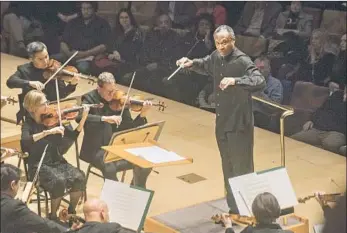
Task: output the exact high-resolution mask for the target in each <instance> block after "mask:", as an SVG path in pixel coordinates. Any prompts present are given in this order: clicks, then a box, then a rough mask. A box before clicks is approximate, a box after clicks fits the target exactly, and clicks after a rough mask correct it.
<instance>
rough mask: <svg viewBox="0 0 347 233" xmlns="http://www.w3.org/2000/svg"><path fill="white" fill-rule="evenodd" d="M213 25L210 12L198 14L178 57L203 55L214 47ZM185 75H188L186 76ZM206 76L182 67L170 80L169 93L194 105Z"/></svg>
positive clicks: (181, 44) (172, 96) (182, 43)
mask: <svg viewBox="0 0 347 233" xmlns="http://www.w3.org/2000/svg"><path fill="white" fill-rule="evenodd" d="M214 30H215V26H214V23H213V17H212V16H211V15H210V14H206V13H204V14H200V16H198V17H197V19H196V22H195V25H194V27H193V29H192V31H191V32H189V33H187V34H186V35H185V36H184V37H183V40H182V42H181V43H180V46H179V48H178V50H179V54H180V57H183V56H186V57H189V58H191V59H193V58H199V57H205V56H206V55H208V54H210V53H211V52H212V51H213V50H214V49H215V47H214V39H213V32H214ZM186 76H190V78H187V77H186ZM207 82H208V76H206V75H201V74H197V73H195V72H189V70H185V69H182V70H181V72H180V73H178V74H177V75H176V77H175V79H173V80H171V84H170V86H171V89H175V90H171V92H172V93H173V95H170V97H171V98H173V99H174V100H176V101H181V102H184V103H186V104H190V105H195V103H196V98H197V96H198V93H199V91H200V90H201V89H202V88H203V87H204V86H205V85H206V84H207Z"/></svg>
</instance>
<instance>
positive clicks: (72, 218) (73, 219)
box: [58, 209, 86, 227]
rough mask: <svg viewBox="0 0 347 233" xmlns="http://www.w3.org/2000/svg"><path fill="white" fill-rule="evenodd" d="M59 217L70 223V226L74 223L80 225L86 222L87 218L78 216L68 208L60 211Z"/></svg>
mask: <svg viewBox="0 0 347 233" xmlns="http://www.w3.org/2000/svg"><path fill="white" fill-rule="evenodd" d="M58 216H59V219H60V221H62V222H64V223H69V226H70V227H71V226H72V225H73V223H75V224H77V225H79V224H81V223H82V224H84V223H86V220H85V219H84V218H82V217H79V216H77V215H76V214H69V213H68V210H67V209H62V210H61V211H59V215H58Z"/></svg>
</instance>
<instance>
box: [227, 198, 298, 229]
mask: <svg viewBox="0 0 347 233" xmlns="http://www.w3.org/2000/svg"><path fill="white" fill-rule="evenodd" d="M252 212H253V215H254V217H255V219H256V222H257V223H256V226H254V227H253V226H248V227H246V228H245V229H244V230H242V231H241V233H261V232H266V233H292V231H288V230H282V228H281V226H280V225H278V224H277V223H276V219H277V218H279V217H280V214H281V208H280V205H279V204H278V201H277V199H276V197H275V196H274V195H272V194H271V193H268V192H265V193H261V194H258V195H257V196H256V197H255V199H254V201H253V203H252ZM222 221H223V223H224V225H225V228H226V231H225V233H234V232H235V231H234V230H233V228H232V222H231V219H230V218H229V217H228V214H223V215H222Z"/></svg>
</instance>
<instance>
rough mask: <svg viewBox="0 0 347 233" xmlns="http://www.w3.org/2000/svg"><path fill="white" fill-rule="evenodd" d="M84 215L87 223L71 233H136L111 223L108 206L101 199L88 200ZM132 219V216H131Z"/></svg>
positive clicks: (84, 207) (85, 204)
mask: <svg viewBox="0 0 347 233" xmlns="http://www.w3.org/2000/svg"><path fill="white" fill-rule="evenodd" d="M83 213H84V217H85V220H86V223H84V224H83V226H82V227H80V228H78V229H75V230H72V231H69V232H71V233H73V232H75V233H135V232H134V231H132V230H128V229H125V228H123V227H122V226H121V225H119V224H118V223H115V222H110V217H109V210H108V206H107V204H106V203H105V202H104V201H102V200H99V199H88V201H86V202H85V203H84V206H83ZM129 217H131V216H129Z"/></svg>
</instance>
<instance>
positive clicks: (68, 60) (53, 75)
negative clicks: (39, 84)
mask: <svg viewBox="0 0 347 233" xmlns="http://www.w3.org/2000/svg"><path fill="white" fill-rule="evenodd" d="M77 53H78V51H76V52H75V53H74V54H72V56H71V57H70V58H69V59H67V61H66V62H65V63H64V64H63V65H62V66H60V67H59V69H57V71H56V72H55V73H54V74H52V76H51V77H49V78H48V79H47V81H46V82H45V83H44V84H43V86H44V87H45V86H46V84H47V83H48V82H49V81H51V80H52V79H53V78H54V77H55V76H56V75H57V74H58V73H59V72H60V71H61V70H62V69H64V67H65V66H66V65H67V64H68V63H69V62H70V61H71V60H72V58H74V57H75V56H76V55H77Z"/></svg>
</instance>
